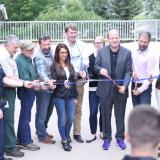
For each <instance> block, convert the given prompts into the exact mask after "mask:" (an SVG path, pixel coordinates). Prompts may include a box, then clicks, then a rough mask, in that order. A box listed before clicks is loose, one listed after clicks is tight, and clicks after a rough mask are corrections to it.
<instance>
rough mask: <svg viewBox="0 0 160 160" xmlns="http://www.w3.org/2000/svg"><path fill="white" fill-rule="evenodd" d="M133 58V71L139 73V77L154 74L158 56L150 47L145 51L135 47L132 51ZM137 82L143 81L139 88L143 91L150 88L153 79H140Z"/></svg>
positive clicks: (147, 76) (148, 76) (142, 77)
mask: <svg viewBox="0 0 160 160" xmlns="http://www.w3.org/2000/svg"><path fill="white" fill-rule="evenodd" d="M132 59H133V72H134V73H135V74H136V75H137V78H138V79H144V78H150V77H151V76H154V73H155V70H156V67H155V66H156V63H157V62H156V57H155V55H154V53H153V50H152V49H151V48H150V47H148V48H147V50H145V51H140V50H139V49H137V48H136V49H134V50H133V51H132ZM137 83H142V86H141V87H140V88H139V90H140V91H141V92H143V91H144V90H146V89H148V86H149V84H151V81H149V80H140V81H137Z"/></svg>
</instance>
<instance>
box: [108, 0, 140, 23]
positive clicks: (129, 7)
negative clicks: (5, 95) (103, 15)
mask: <svg viewBox="0 0 160 160" xmlns="http://www.w3.org/2000/svg"><path fill="white" fill-rule="evenodd" d="M141 9H142V3H141V1H140V0H121V1H120V0H108V14H109V18H110V19H122V20H129V19H132V18H133V17H134V16H136V15H138V14H139V13H140V11H141Z"/></svg>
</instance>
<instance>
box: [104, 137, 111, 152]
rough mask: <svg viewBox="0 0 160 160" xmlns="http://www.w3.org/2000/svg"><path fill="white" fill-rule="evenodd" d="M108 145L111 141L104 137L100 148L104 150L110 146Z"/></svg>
mask: <svg viewBox="0 0 160 160" xmlns="http://www.w3.org/2000/svg"><path fill="white" fill-rule="evenodd" d="M110 146H111V141H110V140H108V139H105V140H104V142H103V145H102V148H103V149H104V150H108V149H109V148H110Z"/></svg>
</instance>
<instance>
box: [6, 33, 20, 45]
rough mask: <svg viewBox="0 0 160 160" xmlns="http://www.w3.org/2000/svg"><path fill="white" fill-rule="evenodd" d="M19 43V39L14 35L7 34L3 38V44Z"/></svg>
mask: <svg viewBox="0 0 160 160" xmlns="http://www.w3.org/2000/svg"><path fill="white" fill-rule="evenodd" d="M10 44H20V40H19V38H18V37H17V36H16V35H8V36H6V38H5V45H10Z"/></svg>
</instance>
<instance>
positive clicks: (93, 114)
mask: <svg viewBox="0 0 160 160" xmlns="http://www.w3.org/2000/svg"><path fill="white" fill-rule="evenodd" d="M89 109H90V116H89V124H90V130H91V134H96V132H97V114H98V109H99V97H98V96H97V95H96V91H89ZM99 110H100V109H99ZM99 113H100V115H99V127H100V132H102V116H101V110H100V112H99Z"/></svg>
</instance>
